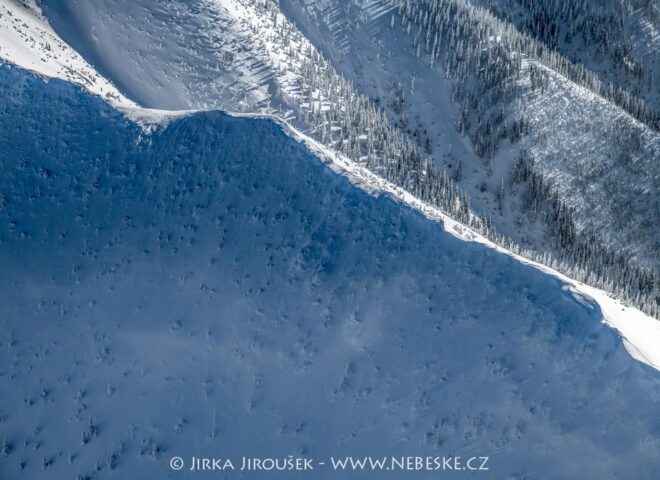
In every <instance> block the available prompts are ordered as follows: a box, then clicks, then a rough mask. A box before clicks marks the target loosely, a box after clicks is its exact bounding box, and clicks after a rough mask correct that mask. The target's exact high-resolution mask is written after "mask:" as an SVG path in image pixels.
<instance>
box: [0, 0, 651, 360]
mask: <svg viewBox="0 0 660 480" xmlns="http://www.w3.org/2000/svg"><path fill="white" fill-rule="evenodd" d="M212 3H213V2H212ZM214 5H215V6H216V7H217V8H221V9H224V10H225V11H227V12H229V13H230V14H231V15H232V16H233V17H234V18H235V22H237V21H238V19H243V18H244V17H247V18H250V20H249V22H253V23H254V22H256V23H258V24H259V27H257V28H256V30H255V31H259V28H265V26H266V25H267V24H268V22H262V21H260V20H258V19H257V18H255V17H254V13H253V12H251V11H250V10H249V9H248V7H247V6H246V5H247V4H245V3H244V2H242V1H241V0H231V1H230V2H225V3H223V4H222V5H220V4H215V3H214ZM79 7H80V8H84V6H82V5H79ZM0 8H2V9H3V11H4V12H5V15H3V16H2V17H0V22H2V23H0V26H1V28H0V35H1V36H0V39H1V40H2V44H1V46H2V47H1V49H0V56H1V58H4V59H5V60H7V61H9V62H11V63H14V64H16V65H18V66H20V67H22V68H25V69H28V70H31V71H33V72H36V73H39V74H41V75H44V76H46V77H54V78H61V79H63V80H67V81H70V82H72V83H76V84H78V85H80V86H82V87H83V88H85V89H86V90H88V91H90V92H91V93H94V94H97V95H99V96H101V97H102V98H103V99H104V100H106V101H107V102H109V103H110V104H111V105H112V106H113V107H115V108H117V109H119V110H120V111H122V112H124V113H125V114H126V115H128V116H129V118H131V119H132V120H133V121H135V122H137V123H138V124H140V125H142V126H143V127H147V128H148V129H153V128H155V127H156V126H158V125H160V126H161V127H165V126H166V125H167V124H168V123H169V122H170V121H171V120H173V119H176V118H180V117H182V116H186V115H190V114H193V113H195V112H197V111H199V110H180V111H177V110H174V111H170V110H157V109H146V108H140V107H138V106H137V104H135V103H134V102H132V101H131V100H128V99H127V98H126V97H124V96H123V95H122V94H121V93H119V92H118V91H117V90H116V89H115V88H114V87H113V86H112V84H111V83H110V82H108V81H107V80H106V79H105V78H103V77H102V76H101V75H100V74H99V73H97V72H96V71H95V70H94V69H93V68H92V67H91V66H89V64H87V63H86V62H85V60H83V59H82V58H81V57H80V55H79V54H78V53H77V52H76V51H75V50H73V49H72V48H71V47H70V46H69V45H67V44H66V43H65V42H64V41H62V39H60V38H59V37H58V36H57V34H56V33H55V32H53V31H52V29H51V27H50V26H49V25H48V22H47V21H46V19H45V18H44V17H43V15H41V12H40V10H39V8H38V6H37V5H36V4H35V3H34V2H33V1H32V0H26V1H23V2H14V1H10V0H2V3H0ZM316 8H320V9H323V8H326V9H327V8H330V6H327V5H326V6H324V5H318V6H316ZM337 9H338V10H340V9H339V8H337ZM360 11H361V12H362V15H365V17H364V18H362V19H361V21H363V22H365V23H370V22H374V21H376V20H378V18H380V17H382V16H383V15H385V14H386V13H389V12H390V9H388V8H387V6H386V4H384V3H383V2H371V3H369V4H365V5H362V9H361V10H360ZM142 14H143V15H144V14H145V11H142ZM249 22H248V23H249ZM340 25H341V23H340ZM229 26H230V29H231V28H236V27H234V26H233V22H229ZM244 34H246V32H242V33H240V35H244ZM236 35H239V34H236ZM240 35H239V36H240ZM268 35H274V32H270V33H269V34H268ZM268 35H265V36H264V37H263V38H268ZM51 44H52V45H54V46H55V47H56V48H55V49H53V47H52V46H51V47H49V49H46V48H45V45H51ZM138 45H139V43H136V44H135V46H136V48H137V46H138ZM179 46H180V47H181V46H182V45H179ZM310 46H311V45H310ZM237 48H238V47H237ZM271 48H272V47H271ZM53 50H54V52H53ZM239 50H240V49H239ZM275 58H276V59H277V60H278V61H279V60H282V59H283V57H282V58H279V57H275ZM243 61H246V60H243ZM272 61H273V62H274V61H275V60H272ZM251 68H254V65H252V66H251ZM123 74H124V75H128V74H129V72H128V71H124V73H123ZM257 85H259V83H258V84H257ZM255 88H258V86H257V87H255ZM241 91H243V92H244V90H241ZM204 95H206V96H208V95H210V93H209V92H206V93H202V96H204ZM257 96H258V95H257ZM200 98H202V97H200ZM204 98H206V97H204ZM209 98H210V97H209ZM216 102H217V100H216ZM555 103H556V102H555ZM538 111H545V110H544V109H538ZM235 115H246V116H252V117H261V118H270V119H272V120H273V121H276V122H278V123H280V124H281V125H282V126H283V127H284V128H285V130H286V131H287V132H289V134H290V135H292V136H293V137H295V138H297V139H298V140H299V141H303V142H304V143H305V144H306V145H308V146H309V147H310V148H311V149H312V151H314V152H315V153H317V154H318V155H319V156H321V157H322V158H325V159H326V161H328V162H329V165H331V166H332V168H333V169H335V170H336V171H338V172H341V173H345V174H347V175H348V176H349V178H350V179H351V180H352V181H353V182H355V183H356V184H358V185H359V186H360V187H361V188H363V189H367V190H369V191H374V190H375V191H379V192H386V193H388V194H389V195H392V196H393V197H395V198H397V199H398V200H400V201H402V202H403V203H405V204H407V205H409V206H411V207H413V208H415V209H417V210H419V211H421V212H423V213H424V214H425V215H426V216H427V217H428V218H431V219H433V220H440V221H442V222H443V223H444V224H445V226H446V229H447V231H449V232H451V233H454V234H459V235H460V236H461V238H462V239H464V240H470V241H478V242H480V243H483V244H485V245H488V246H489V247H491V248H496V249H497V250H498V251H501V252H505V253H507V254H509V255H513V256H515V257H516V258H517V259H519V260H521V261H523V262H525V263H530V264H533V265H535V266H536V267H537V268H540V269H542V270H543V271H544V272H546V273H550V274H552V275H554V276H556V277H557V278H560V279H561V280H562V281H564V282H567V284H569V285H570V286H571V288H573V289H574V290H575V291H576V292H579V293H580V294H584V295H587V296H588V297H590V298H592V299H594V300H596V301H597V302H598V303H599V305H600V307H601V309H602V311H603V321H604V322H605V323H606V324H608V325H609V326H611V327H613V328H615V329H616V330H617V331H619V332H620V334H621V335H622V337H623V338H624V339H625V341H626V343H625V344H626V347H627V349H628V351H629V352H630V353H631V355H633V357H635V358H636V359H638V360H640V361H642V362H644V363H646V364H648V365H650V366H652V367H654V368H657V369H660V323H659V322H658V321H657V320H656V319H654V318H652V317H649V316H648V315H646V314H644V313H643V312H640V311H639V310H637V309H634V308H630V307H626V306H624V305H622V304H621V303H620V302H619V301H617V300H616V299H614V298H612V296H611V295H609V294H607V293H606V292H603V291H602V290H599V289H596V288H593V287H589V286H587V285H584V284H581V283H579V282H575V281H574V280H571V279H568V278H567V277H565V276H564V275H562V274H560V273H558V272H556V271H554V270H552V269H550V268H548V267H546V266H543V265H540V264H536V263H533V262H530V261H528V260H526V259H523V258H522V257H519V256H517V255H515V254H513V253H511V252H508V251H506V250H504V249H502V248H501V247H499V246H496V245H494V244H492V243H491V242H489V241H488V240H486V239H485V238H483V237H482V236H480V235H478V234H476V233H475V232H473V231H471V230H469V229H467V228H466V227H465V226H462V225H459V224H457V223H456V222H454V221H453V220H451V219H450V218H449V217H446V216H445V215H444V214H443V213H442V212H441V211H439V210H438V209H437V208H434V207H432V206H430V205H426V204H423V203H422V202H420V201H419V200H417V199H416V198H415V197H413V196H412V195H410V194H408V193H407V192H405V191H403V190H402V189H400V188H398V187H396V186H394V185H392V184H390V183H389V182H386V181H385V180H383V179H382V178H380V177H378V176H376V175H375V174H373V173H371V172H369V171H368V170H366V169H365V168H362V167H360V166H358V165H356V164H355V163H353V162H351V161H350V160H348V159H346V158H345V157H343V156H341V155H338V154H337V153H336V152H334V151H332V150H330V149H328V148H326V147H324V146H323V145H321V144H320V143H319V142H317V141H315V140H313V139H312V138H310V137H308V136H306V135H304V134H303V133H301V132H299V131H298V130H297V129H296V128H294V127H293V126H292V125H290V124H289V123H287V122H286V120H282V119H281V118H280V117H278V116H275V115H269V114H251V113H246V114H235ZM546 121H547V120H546ZM564 180H566V179H564ZM642 187H643V188H645V189H646V190H648V188H649V187H648V186H642ZM459 232H467V233H466V234H462V233H459Z"/></svg>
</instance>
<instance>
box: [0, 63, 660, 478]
mask: <svg viewBox="0 0 660 480" xmlns="http://www.w3.org/2000/svg"><path fill="white" fill-rule="evenodd" d="M0 86H1V87H2V89H3V91H4V92H7V96H6V97H3V98H5V99H10V101H5V102H2V103H0V116H1V117H2V118H10V119H12V120H13V121H11V122H1V123H0V141H1V142H2V144H3V146H4V148H3V150H2V151H0V168H2V172H1V173H2V174H1V175H0V195H1V197H0V205H1V208H0V264H2V267H3V275H1V276H0V326H1V328H0V398H2V402H1V403H0V439H3V443H4V444H6V447H7V448H4V446H3V455H2V456H1V457H0V476H2V478H3V479H4V478H9V479H14V478H40V476H42V477H43V478H57V479H59V478H62V479H68V478H74V479H75V478H78V476H80V478H92V479H106V478H107V479H110V478H121V479H127V480H130V479H133V478H135V479H141V480H146V479H149V480H150V479H157V478H168V477H169V478H172V479H174V478H200V477H205V476H206V477H208V478H214V474H213V473H208V472H207V474H205V473H204V472H188V471H181V472H178V473H175V472H172V471H171V470H170V469H169V459H170V458H171V457H173V456H181V457H183V458H184V459H185V461H186V462H189V459H190V457H191V456H192V455H195V456H197V457H202V456H206V457H210V456H214V457H217V456H222V457H223V458H232V459H233V460H234V461H235V462H237V463H238V462H240V456H242V455H250V456H277V457H279V458H284V457H286V456H287V455H300V456H303V457H307V458H314V459H316V460H317V461H326V462H327V461H328V459H327V457H328V456H335V457H336V456H343V455H354V456H363V455H374V456H382V455H388V454H392V455H395V456H400V455H423V456H425V455H432V456H435V455H461V456H463V457H469V456H471V455H488V456H490V457H491V461H490V470H489V471H488V472H480V474H479V476H481V477H482V478H485V479H501V478H516V477H519V478H520V477H522V478H524V477H531V478H537V479H548V480H549V479H555V478H584V479H602V478H607V477H608V476H614V477H616V476H618V477H620V478H628V477H630V476H633V477H634V478H640V479H649V480H651V479H653V478H654V475H655V473H657V471H658V468H660V453H659V452H660V433H659V431H658V428H657V422H656V421H655V419H656V415H657V411H658V408H660V379H659V378H658V374H657V372H656V371H655V370H653V369H651V368H648V367H646V366H645V365H643V364H642V363H639V362H635V361H633V360H632V359H631V358H630V356H629V355H628V354H627V353H626V351H625V349H624V347H623V342H622V340H621V338H620V337H619V336H618V335H617V334H616V333H615V332H614V331H612V330H610V329H607V328H603V327H602V325H601V323H600V322H601V321H602V320H603V317H604V315H605V316H606V315H608V314H609V313H608V309H609V308H610V307H611V308H612V314H614V313H616V312H615V311H614V310H615V309H616V310H618V309H619V308H621V307H620V306H618V305H616V303H615V302H610V301H609V300H608V299H607V298H606V297H603V298H601V299H600V301H602V302H604V305H605V307H600V306H599V305H598V304H597V303H594V302H593V301H592V300H591V299H590V298H589V297H587V296H586V295H584V294H583V293H581V292H586V293H590V294H595V295H596V296H598V295H597V292H595V293H594V292H589V291H587V290H583V289H582V287H581V286H579V285H575V284H573V283H572V282H570V281H569V280H567V279H564V280H562V279H559V278H556V277H555V276H553V275H548V274H547V273H544V272H541V271H539V268H542V267H536V268H532V267H531V266H529V265H525V264H524V262H523V261H520V260H517V259H515V258H512V256H510V255H507V254H504V252H501V251H497V250H498V249H497V247H495V246H492V245H489V244H488V242H486V241H484V240H483V239H481V238H480V237H478V236H476V235H474V234H472V233H471V232H470V231H469V230H467V229H465V228H464V227H463V226H461V225H457V224H455V223H453V222H451V221H450V220H449V219H446V218H444V217H443V216H442V213H441V212H437V211H435V210H434V209H431V208H429V207H428V206H425V205H423V204H419V203H418V202H416V200H415V199H414V198H412V197H410V196H409V195H408V194H406V193H405V192H403V191H401V190H398V189H396V188H395V187H393V186H391V185H389V184H387V183H384V182H382V181H381V180H380V179H378V178H376V177H373V176H372V175H371V174H370V173H369V172H367V171H364V170H363V169H361V168H357V167H355V166H354V165H353V164H351V163H348V162H347V161H346V160H345V159H344V158H342V157H337V156H334V155H333V154H332V152H327V151H325V150H324V149H323V148H322V147H320V146H318V145H317V144H315V143H313V142H310V141H309V140H307V139H305V138H304V137H300V136H299V135H298V134H297V133H296V132H295V131H294V130H289V131H288V135H287V134H286V133H287V132H285V131H284V130H283V129H282V128H280V127H279V126H277V125H276V124H275V123H274V122H272V121H268V120H264V119H255V118H232V117H229V116H226V115H225V114H223V113H221V112H213V111H211V112H200V113H196V114H194V115H187V116H183V117H180V118H176V119H171V121H170V123H169V125H168V126H167V127H166V128H154V129H152V130H151V132H150V133H145V132H144V129H143V128H141V127H140V126H138V125H136V124H135V123H133V122H131V121H129V120H128V119H127V118H126V117H125V116H123V115H122V114H120V113H119V112H117V111H116V110H114V109H112V108H111V107H109V106H108V105H107V104H105V103H104V102H102V101H101V100H100V99H99V98H97V97H95V96H91V95H88V94H85V93H84V92H83V91H82V90H81V89H79V88H78V87H74V86H72V85H70V84H68V83H66V82H62V81H59V80H52V81H50V82H48V83H44V82H43V81H42V80H41V79H40V78H38V77H34V76H33V75H31V74H29V73H26V72H25V71H23V70H21V69H18V68H15V67H10V66H7V65H4V66H2V67H0ZM291 136H294V137H297V138H299V139H301V140H304V142H306V143H302V142H300V141H295V139H292V138H291ZM310 149H311V151H310ZM328 167H330V168H331V169H332V170H334V172H336V173H340V174H341V175H337V174H336V173H333V172H332V171H330V170H329V169H328ZM347 180H350V181H351V182H353V185H352V184H351V183H349V182H348V181H347ZM355 184H357V185H360V186H361V187H362V188H356V187H355ZM363 189H366V190H368V192H369V194H368V193H366V192H365V191H363ZM410 207H413V208H410ZM420 211H421V212H423V213H424V215H422V214H420ZM429 218H432V219H434V220H436V221H429ZM447 232H449V233H450V234H448V233H447ZM457 237H458V238H457ZM465 240H470V241H465ZM626 312H627V313H625V314H626V315H630V312H631V311H626ZM637 346H638V347H639V346H640V345H637ZM641 348H643V345H641ZM5 440H6V442H4V441H5ZM217 473H218V472H215V475H217ZM445 473H446V472H445ZM266 475H267V478H278V477H279V478H305V479H310V478H312V479H315V478H319V479H320V478H333V477H337V478H348V479H350V478H378V479H382V478H383V477H384V476H385V475H384V474H383V472H378V471H376V472H371V471H364V472H362V471H360V472H348V473H333V472H329V471H327V470H323V469H322V468H320V467H319V468H318V469H316V470H314V471H312V472H304V473H303V474H300V475H296V474H291V473H290V472H284V473H281V474H279V473H273V474H272V475H271V474H265V475H264V477H265V476H266ZM451 475H452V476H453V477H455V478H474V477H475V475H472V474H470V473H469V472H452V474H451ZM221 476H226V477H227V478H258V477H259V476H261V473H255V472H222V475H221ZM262 478H263V477H262ZM392 478H411V479H412V478H438V472H420V471H414V472H394V473H392Z"/></svg>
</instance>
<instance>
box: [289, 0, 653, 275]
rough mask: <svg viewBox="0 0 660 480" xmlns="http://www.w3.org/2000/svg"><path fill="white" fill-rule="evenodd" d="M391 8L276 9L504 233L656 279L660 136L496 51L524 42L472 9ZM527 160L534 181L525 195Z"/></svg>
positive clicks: (581, 90) (300, 5) (332, 4)
mask: <svg viewBox="0 0 660 480" xmlns="http://www.w3.org/2000/svg"><path fill="white" fill-rule="evenodd" d="M396 3H397V5H398V6H399V8H394V7H391V8H389V9H388V8H386V7H387V6H391V5H392V4H391V3H390V2H385V1H372V2H355V1H351V0H328V1H321V2H304V1H302V0H283V1H282V9H283V12H284V13H285V14H286V15H287V16H289V17H290V18H291V19H293V20H294V22H295V23H296V24H297V25H299V26H300V28H301V29H302V31H303V32H304V33H305V34H306V35H307V36H308V38H310V39H311V40H312V42H313V43H315V45H317V46H318V47H319V48H320V49H321V51H322V52H323V53H324V54H325V55H326V56H327V57H328V58H330V59H331V60H332V61H333V65H335V67H336V68H337V69H338V70H339V71H340V72H341V73H342V74H343V75H345V76H346V77H347V78H350V79H351V80H352V81H353V82H354V84H355V86H356V88H357V89H358V90H360V91H362V92H365V93H367V94H368V95H369V96H370V97H371V98H375V99H379V100H380V103H381V104H383V105H385V106H387V107H389V109H390V119H391V120H392V122H393V123H395V124H396V125H399V126H401V127H402V128H403V129H404V130H406V131H408V132H409V133H410V134H411V135H412V137H413V138H415V137H416V138H418V139H419V145H420V146H425V145H428V146H429V147H431V148H428V151H431V152H433V157H434V160H435V162H436V164H439V165H441V166H443V167H445V168H447V169H448V171H450V172H453V174H452V176H453V178H454V179H456V180H457V181H458V183H459V184H460V185H461V186H462V187H463V188H464V189H465V191H466V192H467V193H468V194H469V195H470V200H471V205H473V206H474V207H475V209H476V210H477V211H478V212H481V213H484V214H487V215H490V216H491V218H492V220H493V223H494V224H495V226H496V227H497V229H498V231H499V232H502V233H505V234H507V235H508V236H510V237H511V238H513V239H514V240H516V241H517V242H518V243H520V244H522V245H524V246H527V247H531V248H536V249H538V248H541V249H549V250H550V251H555V252H557V251H559V253H560V256H562V254H561V252H562V251H567V253H568V254H569V256H572V255H573V254H572V253H571V251H572V250H576V249H577V250H579V249H583V248H584V245H585V243H588V244H596V245H598V244H601V245H603V246H604V247H605V248H607V249H609V250H610V251H611V252H618V253H623V254H624V255H625V256H626V257H627V258H632V259H634V260H635V261H636V262H639V263H640V264H641V265H644V266H646V267H649V268H651V269H652V270H654V271H655V272H656V277H657V272H658V268H659V267H660V258H659V257H658V252H660V236H658V229H657V228H656V225H657V223H658V221H659V220H658V212H660V204H659V202H660V170H659V168H660V162H658V159H660V134H659V133H658V132H657V131H656V130H654V129H652V128H650V127H649V126H647V125H644V124H643V123H641V122H639V121H636V120H635V119H634V118H632V117H631V115H630V114H628V112H626V111H625V110H624V109H622V108H620V107H619V106H617V105H615V104H614V103H613V102H611V101H608V100H607V99H605V98H602V97H601V96H599V95H596V94H595V93H594V92H592V91H591V90H589V89H588V88H585V87H584V86H580V85H578V84H576V82H574V81H571V80H569V79H568V78H567V76H568V77H570V75H569V74H568V73H567V74H565V75H564V74H559V73H558V72H557V71H554V70H552V69H550V68H548V67H546V66H545V65H543V63H542V62H540V61H538V60H535V59H530V58H529V57H527V56H520V55H517V54H516V51H514V50H509V48H510V47H508V46H507V47H506V48H505V47H504V46H500V41H501V39H502V38H504V37H511V38H513V39H516V38H518V37H519V36H520V34H519V33H512V31H511V27H510V26H508V25H507V24H504V23H502V22H499V23H498V21H497V20H496V19H495V17H492V16H490V17H489V16H488V15H487V14H485V13H484V11H482V10H478V9H475V8H470V7H469V6H468V4H467V3H466V2H462V1H439V2H431V1H429V2H410V1H408V2H403V1H402V2H396ZM427 4H433V5H434V7H433V8H432V9H431V8H426V7H425V6H426V5H427ZM438 5H441V7H439V9H438V7H437V6H438ZM449 7H452V8H451V9H450V8H449ZM443 8H444V9H443ZM431 12H433V13H431ZM429 14H430V15H429ZM434 14H435V15H436V16H435V17H434ZM434 18H435V19H436V20H437V21H438V22H440V21H441V22H444V23H442V25H441V26H439V27H436V26H435V25H433V21H434ZM470 22H472V24H471V23H470ZM402 23H403V25H402ZM467 25H470V27H468V26H467ZM470 29H472V30H473V31H472V30H470ZM463 30H465V31H467V32H469V33H465V34H462V36H461V34H457V33H455V32H457V31H463ZM500 36H501V37H500ZM488 38H490V40H485V39H488ZM496 38H498V39H499V40H498V41H497V42H493V40H495V39H496ZM514 43H515V42H514ZM656 43H657V38H656ZM347 46H350V48H349V47H347ZM658 48H660V44H658ZM655 61H656V62H657V59H655ZM556 63H561V62H559V61H556ZM507 64H508V66H507ZM502 66H503V67H502ZM649 66H650V67H651V68H655V67H656V66H657V64H656V63H651V64H650V65H649ZM500 67H501V68H500ZM507 68H508V69H509V72H508V73H505V72H506V71H507ZM567 68H568V67H567ZM569 73H570V69H569ZM582 75H583V74H582V73H580V75H576V76H577V77H580V76H582ZM584 75H586V73H585V74H584ZM500 76H502V79H500V78H499V77H500ZM447 77H449V78H450V80H447ZM475 77H477V78H475ZM427 139H428V141H427ZM466 143H472V145H473V147H474V150H472V149H469V148H468V149H466V147H465V144H466ZM521 156H523V157H525V158H526V159H528V160H530V159H531V160H530V161H529V162H527V163H528V164H529V165H528V167H529V168H530V169H531V170H533V171H534V175H535V177H534V180H535V181H534V182H523V185H522V186H520V185H518V182H519V178H518V175H516V170H517V168H518V167H519V162H520V158H521ZM459 162H460V163H459ZM457 166H458V171H457ZM532 183H533V184H532ZM539 184H540V185H539ZM563 220H567V221H563ZM567 224H568V225H569V228H566V225H567ZM608 255H609V254H608ZM606 256H607V255H606ZM656 281H657V279H656Z"/></svg>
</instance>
